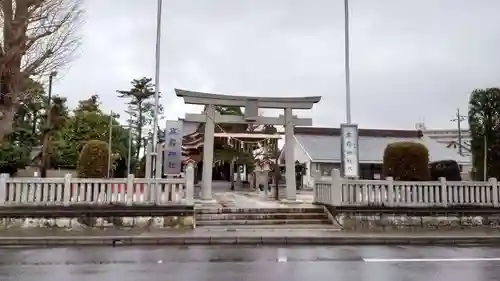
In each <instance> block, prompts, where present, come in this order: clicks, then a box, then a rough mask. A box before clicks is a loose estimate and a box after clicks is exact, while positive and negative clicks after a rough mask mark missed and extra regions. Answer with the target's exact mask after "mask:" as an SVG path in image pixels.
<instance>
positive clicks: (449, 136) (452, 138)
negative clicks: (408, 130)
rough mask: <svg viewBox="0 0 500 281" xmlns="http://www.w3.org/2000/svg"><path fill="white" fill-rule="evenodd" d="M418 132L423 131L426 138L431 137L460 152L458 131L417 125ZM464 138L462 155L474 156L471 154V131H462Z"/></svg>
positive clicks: (422, 124) (421, 124)
mask: <svg viewBox="0 0 500 281" xmlns="http://www.w3.org/2000/svg"><path fill="white" fill-rule="evenodd" d="M415 128H416V129H417V130H421V131H422V133H423V134H424V136H427V137H429V138H430V139H433V140H435V141H437V142H439V143H442V144H443V145H445V146H446V147H449V148H455V149H456V150H457V152H459V150H460V149H459V143H458V129H434V130H432V129H427V128H426V126H425V124H424V123H417V124H416V125H415ZM461 136H462V155H464V156H472V153H471V147H470V145H471V140H472V138H471V135H470V130H469V129H462V130H461Z"/></svg>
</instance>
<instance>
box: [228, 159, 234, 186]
mask: <svg viewBox="0 0 500 281" xmlns="http://www.w3.org/2000/svg"><path fill="white" fill-rule="evenodd" d="M229 182H230V183H231V190H234V159H233V160H231V162H230V164H229Z"/></svg>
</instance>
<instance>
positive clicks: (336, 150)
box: [280, 127, 472, 186]
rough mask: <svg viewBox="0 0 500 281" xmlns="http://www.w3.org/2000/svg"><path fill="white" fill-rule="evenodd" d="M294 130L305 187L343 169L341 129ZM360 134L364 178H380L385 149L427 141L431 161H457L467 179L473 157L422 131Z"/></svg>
mask: <svg viewBox="0 0 500 281" xmlns="http://www.w3.org/2000/svg"><path fill="white" fill-rule="evenodd" d="M294 132H295V135H294V158H295V161H298V162H299V163H302V164H305V165H306V168H307V170H306V175H304V177H303V181H304V182H303V183H304V186H313V185H314V184H313V179H314V177H315V176H322V177H330V176H331V172H332V170H333V169H340V163H341V161H342V159H341V151H340V146H341V145H340V141H341V137H340V128H319V127H295V129H294ZM358 133H359V147H358V149H359V163H360V167H359V168H360V178H361V179H380V177H381V176H382V163H383V157H384V150H385V148H386V147H387V145H389V144H391V143H394V142H400V141H412V142H418V143H422V144H424V145H425V146H426V147H427V149H428V150H429V158H430V159H429V160H430V161H440V160H454V161H456V162H457V163H458V164H459V165H460V168H461V170H462V178H464V179H466V180H467V179H468V174H469V172H470V169H471V167H472V166H471V161H470V160H471V158H470V157H468V156H460V155H459V154H458V151H457V150H455V149H454V148H452V147H447V146H446V145H445V144H443V143H439V142H438V141H436V140H435V139H432V138H430V137H427V136H426V135H425V134H423V132H422V131H420V130H381V129H359V131H358ZM285 153H286V152H285V151H282V153H281V155H280V161H284V159H285Z"/></svg>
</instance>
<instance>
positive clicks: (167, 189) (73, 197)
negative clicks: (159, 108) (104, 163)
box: [0, 164, 194, 205]
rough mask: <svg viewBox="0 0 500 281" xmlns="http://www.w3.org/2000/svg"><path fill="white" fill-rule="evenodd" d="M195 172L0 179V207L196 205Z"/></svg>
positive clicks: (5, 177) (191, 168)
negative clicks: (177, 175) (173, 175)
mask: <svg viewBox="0 0 500 281" xmlns="http://www.w3.org/2000/svg"><path fill="white" fill-rule="evenodd" d="M193 189H194V171H193V166H192V164H190V165H189V166H188V167H187V168H186V173H185V177H184V178H135V177H134V176H133V175H129V176H128V177H127V178H111V179H104V178H102V179H87V178H74V177H72V176H71V174H67V175H66V176H65V177H64V178H16V177H9V175H8V174H1V175H0V205H25V204H40V205H46V204H61V205H71V204H112V203H122V204H127V205H131V204H167V203H171V202H176V203H187V204H192V203H193V192H194V191H193Z"/></svg>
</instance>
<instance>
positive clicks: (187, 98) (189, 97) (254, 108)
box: [175, 89, 321, 201]
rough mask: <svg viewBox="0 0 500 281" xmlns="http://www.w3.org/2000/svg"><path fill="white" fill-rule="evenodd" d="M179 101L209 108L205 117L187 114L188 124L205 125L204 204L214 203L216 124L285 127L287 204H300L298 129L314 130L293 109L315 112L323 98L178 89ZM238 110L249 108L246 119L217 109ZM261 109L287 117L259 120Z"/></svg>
mask: <svg viewBox="0 0 500 281" xmlns="http://www.w3.org/2000/svg"><path fill="white" fill-rule="evenodd" d="M175 92H176V94H177V96H178V97H182V98H183V99H184V102H185V103H186V104H196V105H205V112H204V113H202V114H189V113H188V114H186V117H185V118H184V119H185V120H186V121H188V122H197V123H205V137H204V142H203V174H202V192H201V198H202V199H203V200H212V163H213V156H214V155H213V154H214V134H215V123H233V124H235V123H236V124H249V123H250V124H258V125H284V127H285V148H284V149H285V167H286V177H285V178H286V185H287V187H286V200H287V201H295V200H296V188H295V185H296V183H295V159H294V139H293V127H294V126H312V119H311V118H298V117H297V116H293V114H292V110H293V109H312V107H313V105H314V104H315V103H318V102H319V101H320V100H321V97H319V96H311V97H298V98H295V97H247V96H233V95H220V94H209V93H201V92H193V91H186V90H180V89H175ZM217 105H220V106H238V107H244V108H245V114H244V116H235V115H221V114H220V113H218V112H216V110H215V106H217ZM259 108H273V109H284V114H283V115H279V116H278V117H265V116H259V114H258V111H259Z"/></svg>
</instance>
